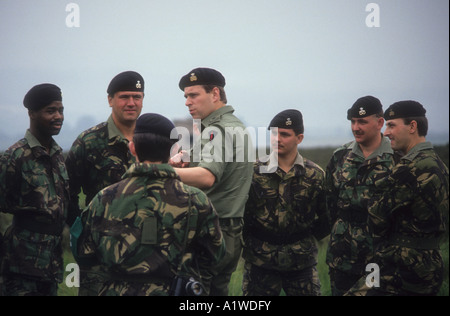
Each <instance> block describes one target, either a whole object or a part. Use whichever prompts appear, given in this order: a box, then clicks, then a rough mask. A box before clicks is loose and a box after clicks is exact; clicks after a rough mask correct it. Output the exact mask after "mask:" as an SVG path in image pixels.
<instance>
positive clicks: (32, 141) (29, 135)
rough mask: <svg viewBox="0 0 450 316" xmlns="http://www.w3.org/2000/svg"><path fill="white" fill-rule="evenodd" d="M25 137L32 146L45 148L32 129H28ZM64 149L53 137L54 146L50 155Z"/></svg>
mask: <svg viewBox="0 0 450 316" xmlns="http://www.w3.org/2000/svg"><path fill="white" fill-rule="evenodd" d="M25 139H26V140H27V142H28V145H29V146H30V148H43V149H45V147H44V146H42V144H41V143H40V142H39V140H38V139H37V138H36V137H35V136H34V135H33V134H32V133H31V131H30V130H29V129H28V130H27V132H26V133H25ZM60 151H62V149H61V147H59V145H58V144H57V143H56V142H55V140H54V139H53V138H52V147H51V148H50V156H52V155H54V154H55V153H57V152H60Z"/></svg>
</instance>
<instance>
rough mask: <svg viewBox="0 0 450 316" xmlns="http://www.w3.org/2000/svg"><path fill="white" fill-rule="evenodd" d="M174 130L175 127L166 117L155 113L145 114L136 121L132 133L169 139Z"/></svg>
mask: <svg viewBox="0 0 450 316" xmlns="http://www.w3.org/2000/svg"><path fill="white" fill-rule="evenodd" d="M174 128H175V125H173V123H172V122H171V121H170V120H169V119H167V118H166V117H164V116H162V115H159V114H155V113H147V114H143V115H141V116H140V117H139V118H138V119H137V121H136V128H135V130H134V133H135V134H146V133H149V134H156V135H160V136H163V137H166V138H169V139H170V133H171V132H172V130H173V129H174ZM177 136H178V135H177Z"/></svg>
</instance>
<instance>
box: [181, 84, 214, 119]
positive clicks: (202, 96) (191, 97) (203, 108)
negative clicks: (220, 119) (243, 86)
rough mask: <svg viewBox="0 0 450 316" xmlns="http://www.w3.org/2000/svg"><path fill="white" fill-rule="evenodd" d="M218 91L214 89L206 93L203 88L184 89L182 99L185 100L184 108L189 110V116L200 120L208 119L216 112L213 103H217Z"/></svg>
mask: <svg viewBox="0 0 450 316" xmlns="http://www.w3.org/2000/svg"><path fill="white" fill-rule="evenodd" d="M218 93H219V92H218V89H217V88H214V89H213V90H212V91H211V92H210V93H206V90H205V88H203V86H192V87H186V88H185V89H184V97H185V98H186V103H185V104H186V106H187V107H188V108H189V114H191V116H192V118H194V119H199V120H202V119H204V118H206V117H208V116H209V115H210V114H211V113H212V112H214V111H215V110H216V107H215V102H217V99H218V98H217V97H218V96H219V99H220V95H218Z"/></svg>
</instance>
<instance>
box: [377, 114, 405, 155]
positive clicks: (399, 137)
mask: <svg viewBox="0 0 450 316" xmlns="http://www.w3.org/2000/svg"><path fill="white" fill-rule="evenodd" d="M410 133H411V127H410V125H406V124H405V122H404V121H403V119H401V118H399V119H395V120H389V121H387V122H386V130H385V131H384V136H386V137H388V138H389V139H390V140H391V147H392V149H394V150H399V151H401V152H403V153H407V152H408V148H409V145H410V136H409V135H410Z"/></svg>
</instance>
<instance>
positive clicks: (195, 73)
mask: <svg viewBox="0 0 450 316" xmlns="http://www.w3.org/2000/svg"><path fill="white" fill-rule="evenodd" d="M225 84H226V83H225V77H224V76H223V75H222V74H221V73H220V72H218V71H217V70H214V69H210V68H196V69H193V70H191V71H190V72H189V73H188V74H187V75H185V76H183V77H182V78H181V80H180V83H179V87H180V89H181V90H182V91H184V88H186V87H192V86H202V85H212V86H218V87H222V88H223V87H225Z"/></svg>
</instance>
